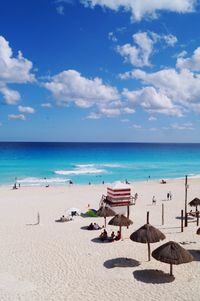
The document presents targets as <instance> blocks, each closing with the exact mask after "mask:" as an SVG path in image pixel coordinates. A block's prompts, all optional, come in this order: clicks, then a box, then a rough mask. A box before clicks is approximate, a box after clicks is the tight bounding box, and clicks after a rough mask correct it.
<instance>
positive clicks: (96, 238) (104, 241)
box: [91, 237, 113, 244]
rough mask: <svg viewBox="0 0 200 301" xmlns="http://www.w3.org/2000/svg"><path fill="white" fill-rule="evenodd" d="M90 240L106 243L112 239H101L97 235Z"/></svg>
mask: <svg viewBox="0 0 200 301" xmlns="http://www.w3.org/2000/svg"><path fill="white" fill-rule="evenodd" d="M91 241H92V242H96V243H99V244H106V243H111V242H113V241H111V240H109V239H106V240H103V241H102V240H101V239H100V238H99V237H95V238H93V239H91Z"/></svg>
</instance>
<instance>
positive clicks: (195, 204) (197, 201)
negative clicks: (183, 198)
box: [189, 198, 200, 211]
mask: <svg viewBox="0 0 200 301" xmlns="http://www.w3.org/2000/svg"><path fill="white" fill-rule="evenodd" d="M189 205H190V206H192V207H196V211H198V210H197V207H198V206H199V205H200V199H199V198H194V199H193V200H192V201H191V202H189Z"/></svg>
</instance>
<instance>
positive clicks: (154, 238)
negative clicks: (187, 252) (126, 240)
mask: <svg viewBox="0 0 200 301" xmlns="http://www.w3.org/2000/svg"><path fill="white" fill-rule="evenodd" d="M130 239H131V240H133V241H135V242H140V243H143V244H147V245H148V260H149V261H150V260H151V255H150V254H151V252H150V243H155V242H159V241H160V240H163V239H165V235H164V234H163V233H162V232H161V231H160V230H158V229H156V228H154V227H153V226H151V225H150V224H149V223H147V224H145V225H144V226H142V227H141V228H139V229H138V230H137V231H135V232H133V233H132V234H131V236H130Z"/></svg>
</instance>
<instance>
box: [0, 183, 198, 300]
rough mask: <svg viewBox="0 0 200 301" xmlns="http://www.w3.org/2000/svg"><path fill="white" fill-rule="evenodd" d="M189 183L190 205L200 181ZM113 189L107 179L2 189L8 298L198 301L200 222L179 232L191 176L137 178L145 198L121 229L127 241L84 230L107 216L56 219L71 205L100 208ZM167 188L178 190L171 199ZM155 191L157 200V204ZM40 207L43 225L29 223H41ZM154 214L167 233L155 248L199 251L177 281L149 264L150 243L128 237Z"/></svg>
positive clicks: (0, 294)
mask: <svg viewBox="0 0 200 301" xmlns="http://www.w3.org/2000/svg"><path fill="white" fill-rule="evenodd" d="M188 184H189V189H188V202H189V201H191V200H192V199H193V198H194V197H200V179H189V181H188ZM106 187H107V186H106V184H105V185H85V186H79V185H71V186H67V187H49V188H45V187H21V188H20V189H18V190H12V189H11V187H8V186H7V187H1V188H0V195H1V197H0V237H1V243H0V300H1V301H4V300H6V301H8V300H9V301H14V300H21V301H22V300H23V301H27V300H28V301H29V300H36V301H43V300H48V301H50V300H67V301H71V300H74V301H78V300H84V301H92V300H98V301H101V300H112V301H115V300H124V301H125V300H140V301H143V300H145V301H146V300H148V301H153V300H163V301H165V300H168V301H169V300H181V301H184V300H190V301H192V300H195V301H197V300H199V298H200V285H199V283H200V279H199V277H200V253H198V252H197V251H198V250H199V251H200V236H198V235H196V231H197V228H198V227H197V226H196V223H195V222H192V223H189V225H188V227H187V228H184V232H183V233H181V229H180V225H181V221H180V219H179V217H180V214H181V209H184V199H185V186H184V180H168V181H167V183H166V184H160V183H159V182H158V181H148V182H135V183H132V184H131V188H132V193H133V194H134V193H135V192H137V193H138V200H137V202H136V205H135V206H132V207H131V212H130V218H131V219H132V220H133V225H131V226H130V227H129V229H126V228H123V229H122V236H123V240H121V241H115V242H112V243H101V242H97V241H96V240H95V238H96V237H98V235H99V234H100V231H101V230H99V231H88V230H84V229H82V227H84V226H87V225H89V223H91V222H97V223H98V224H100V225H103V223H104V220H103V218H84V217H81V216H77V217H74V220H73V221H70V222H65V223H56V222H55V219H57V218H59V217H60V216H62V215H63V214H65V211H66V209H67V208H70V207H77V208H79V209H80V210H81V211H82V212H86V211H87V209H88V204H90V208H95V209H98V208H99V202H100V199H101V196H102V194H106ZM168 191H171V192H172V200H171V201H167V200H166V197H167V192H168ZM153 195H154V196H155V198H156V200H157V203H156V205H152V197H153ZM162 203H163V204H164V207H165V217H164V225H162V219H161V208H162ZM193 209H194V208H193ZM189 210H191V208H190V207H189ZM38 211H39V213H40V219H41V221H40V224H39V225H35V226H33V225H30V224H34V223H35V222H36V220H37V212H38ZM147 211H149V212H150V224H152V225H153V226H155V227H157V228H158V229H160V230H161V231H162V232H163V233H164V234H165V235H166V239H165V240H164V241H162V242H159V243H155V244H151V251H153V250H154V249H155V248H157V247H158V246H159V245H161V244H163V243H165V242H167V241H170V240H174V241H176V242H178V243H181V246H183V247H184V248H185V249H187V250H192V254H193V255H194V261H193V262H191V263H188V264H182V265H177V266H175V265H174V267H173V272H174V276H175V279H174V280H173V281H171V278H170V277H169V268H170V267H169V265H168V264H165V263H161V262H159V261H156V260H155V259H153V258H152V259H151V261H150V262H148V261H147V245H146V244H140V243H136V242H133V241H131V240H130V239H129V236H130V234H131V233H132V232H134V231H135V230H137V229H138V228H139V227H140V226H142V225H143V224H145V223H146V212H147ZM177 217H178V218H177ZM108 220H109V218H108ZM192 220H194V219H191V220H190V221H192ZM107 229H108V233H109V234H110V233H111V231H112V230H114V231H115V232H117V230H118V228H117V227H114V226H109V225H108V227H107ZM127 258H128V259H127ZM131 259H132V260H131ZM120 265H121V266H120ZM159 271H160V272H159ZM162 272H163V273H162Z"/></svg>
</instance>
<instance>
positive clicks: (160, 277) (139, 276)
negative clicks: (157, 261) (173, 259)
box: [133, 270, 175, 284]
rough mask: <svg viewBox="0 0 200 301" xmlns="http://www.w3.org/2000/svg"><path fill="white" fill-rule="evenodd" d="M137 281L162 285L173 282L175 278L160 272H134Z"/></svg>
mask: <svg viewBox="0 0 200 301" xmlns="http://www.w3.org/2000/svg"><path fill="white" fill-rule="evenodd" d="M133 276H134V278H135V279H136V280H138V281H141V282H144V283H153V284H162V283H170V282H173V281H174V279H175V277H174V276H170V275H169V274H166V273H164V272H163V271H160V270H137V271H134V272H133Z"/></svg>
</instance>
